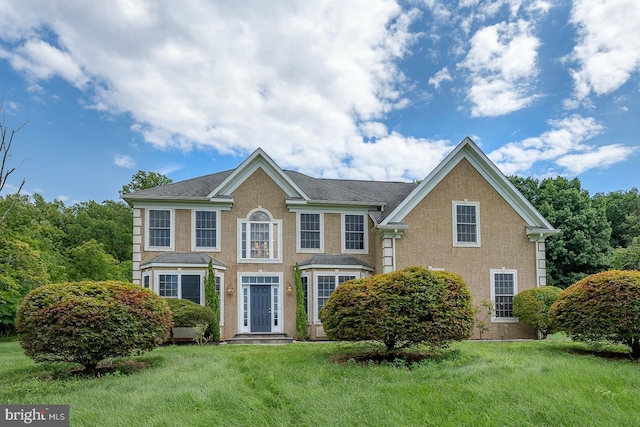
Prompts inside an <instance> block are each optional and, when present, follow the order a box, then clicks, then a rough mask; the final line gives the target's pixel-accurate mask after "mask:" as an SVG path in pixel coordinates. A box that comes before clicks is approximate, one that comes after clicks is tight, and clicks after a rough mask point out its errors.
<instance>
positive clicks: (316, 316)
mask: <svg viewBox="0 0 640 427" xmlns="http://www.w3.org/2000/svg"><path fill="white" fill-rule="evenodd" d="M319 276H333V277H334V279H335V281H334V283H337V282H338V277H339V276H354V277H353V279H359V278H361V277H362V276H361V273H360V272H359V271H353V270H351V271H350V270H337V271H315V272H314V273H313V301H312V302H311V304H312V305H313V319H314V323H315V324H321V323H322V322H321V321H320V308H319V307H318V298H319V295H318V291H319V286H318V277H319ZM349 280H352V279H349ZM343 283H344V282H343ZM340 285H341V283H337V285H336V286H335V287H334V288H333V292H335V290H336V289H337V288H338V286H340ZM333 292H331V293H333Z"/></svg>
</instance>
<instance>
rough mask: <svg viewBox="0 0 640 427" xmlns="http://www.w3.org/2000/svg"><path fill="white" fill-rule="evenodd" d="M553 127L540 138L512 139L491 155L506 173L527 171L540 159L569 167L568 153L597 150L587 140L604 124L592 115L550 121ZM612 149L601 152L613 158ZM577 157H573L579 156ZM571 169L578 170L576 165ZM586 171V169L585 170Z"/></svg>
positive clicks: (600, 129) (573, 154) (600, 130)
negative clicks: (517, 140) (516, 140)
mask: <svg viewBox="0 0 640 427" xmlns="http://www.w3.org/2000/svg"><path fill="white" fill-rule="evenodd" d="M549 126H550V127H551V130H549V131H547V132H544V133H543V134H542V135H540V136H539V137H534V138H527V139H524V140H522V141H519V142H510V143H508V144H506V145H504V146H502V147H500V148H498V149H497V150H494V151H493V152H491V153H489V154H488V157H489V158H490V159H491V160H492V161H494V162H495V163H496V164H497V166H498V167H499V168H500V170H502V172H503V173H505V174H507V175H511V174H516V173H519V174H526V173H528V172H529V171H530V170H531V169H532V168H533V166H534V164H535V163H537V162H555V163H556V164H558V165H559V166H562V167H565V168H568V165H569V164H570V160H569V161H565V160H564V159H567V158H568V159H571V157H567V156H576V155H585V154H587V153H594V152H598V150H597V149H595V148H594V147H592V146H589V145H585V144H584V142H585V141H588V140H589V139H591V138H593V137H595V136H596V135H598V134H600V133H601V132H602V131H603V130H604V127H603V126H602V125H601V124H599V123H598V122H597V121H596V120H595V119H594V118H592V117H581V116H578V115H575V116H571V117H567V118H564V119H561V120H550V121H549ZM611 153H612V151H611V150H602V151H600V154H601V155H603V156H605V155H606V158H611V157H610V154H611ZM577 158H578V157H576V158H574V159H577ZM571 170H577V168H575V167H574V168H573V169H571ZM584 170H586V168H585V169H583V170H582V171H584Z"/></svg>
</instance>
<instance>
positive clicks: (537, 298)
mask: <svg viewBox="0 0 640 427" xmlns="http://www.w3.org/2000/svg"><path fill="white" fill-rule="evenodd" d="M561 292H562V289H560V288H556V287H555V286H542V287H540V288H533V289H526V290H524V291H522V292H520V293H519V294H517V295H516V296H515V297H513V315H514V316H515V317H517V318H518V320H520V321H521V322H522V323H524V324H525V325H527V326H531V327H532V328H536V329H537V330H538V331H540V333H541V334H542V338H546V337H547V335H549V334H552V333H554V332H555V331H554V329H553V326H552V324H551V322H550V321H549V309H550V308H551V306H552V305H553V303H554V302H556V301H557V300H558V295H560V293H561Z"/></svg>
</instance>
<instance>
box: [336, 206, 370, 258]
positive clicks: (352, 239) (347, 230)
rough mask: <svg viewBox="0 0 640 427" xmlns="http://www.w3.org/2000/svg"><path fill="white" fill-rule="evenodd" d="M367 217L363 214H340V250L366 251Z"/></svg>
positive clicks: (347, 251) (351, 251)
mask: <svg viewBox="0 0 640 427" xmlns="http://www.w3.org/2000/svg"><path fill="white" fill-rule="evenodd" d="M366 224H367V218H366V215H364V214H343V215H342V252H345V253H367V251H368V247H367V244H368V242H367V230H366Z"/></svg>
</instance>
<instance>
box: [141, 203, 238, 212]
mask: <svg viewBox="0 0 640 427" xmlns="http://www.w3.org/2000/svg"><path fill="white" fill-rule="evenodd" d="M232 206H233V202H228V203H215V202H200V203H186V202H185V203H180V202H179V201H177V202H167V201H157V202H153V201H144V202H136V203H134V205H133V208H134V209H186V210H190V209H198V210H200V209H201V208H202V209H207V208H211V209H218V210H221V211H228V210H231V208H232Z"/></svg>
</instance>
